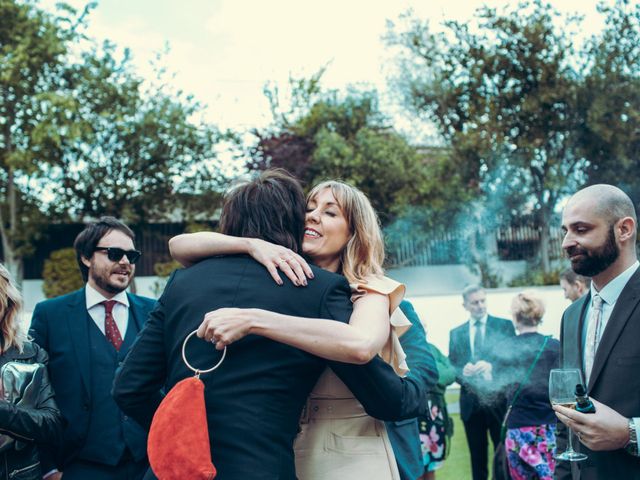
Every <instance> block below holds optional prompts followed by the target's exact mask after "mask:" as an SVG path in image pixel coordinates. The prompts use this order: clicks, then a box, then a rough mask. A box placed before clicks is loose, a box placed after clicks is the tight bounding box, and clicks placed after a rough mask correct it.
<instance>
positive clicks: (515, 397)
mask: <svg viewBox="0 0 640 480" xmlns="http://www.w3.org/2000/svg"><path fill="white" fill-rule="evenodd" d="M550 337H551V335H547V336H546V337H544V341H543V342H542V346H541V347H540V350H538V354H537V355H536V358H535V359H534V360H533V362H532V363H531V366H530V367H529V370H528V371H527V374H526V375H525V377H524V380H523V381H522V382H520V385H518V389H517V390H516V393H515V394H514V395H513V399H512V400H511V403H510V404H509V407H508V408H507V413H505V414H504V419H503V420H502V428H501V430H500V440H501V441H504V438H505V434H506V431H507V420H508V419H509V415H511V410H512V409H513V406H514V405H515V404H516V402H517V401H518V397H519V396H520V392H521V391H522V387H524V386H525V385H526V384H527V382H529V378H530V377H531V373H532V372H533V369H534V368H535V366H536V364H537V363H538V360H540V357H541V356H542V352H543V351H544V349H545V347H546V346H547V342H548V341H549V338H550Z"/></svg>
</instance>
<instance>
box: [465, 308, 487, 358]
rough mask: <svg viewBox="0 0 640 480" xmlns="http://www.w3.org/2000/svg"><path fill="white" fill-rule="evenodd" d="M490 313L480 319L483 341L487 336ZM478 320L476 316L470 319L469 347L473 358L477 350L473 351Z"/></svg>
mask: <svg viewBox="0 0 640 480" xmlns="http://www.w3.org/2000/svg"><path fill="white" fill-rule="evenodd" d="M488 317H489V315H485V316H484V317H482V318H481V319H480V327H479V328H480V329H481V330H482V341H483V342H484V341H485V340H486V338H487V318H488ZM476 321H477V319H475V318H470V319H469V347H470V348H471V358H473V356H474V354H475V352H474V351H473V340H474V339H475V338H476Z"/></svg>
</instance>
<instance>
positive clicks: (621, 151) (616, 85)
mask: <svg viewBox="0 0 640 480" xmlns="http://www.w3.org/2000/svg"><path fill="white" fill-rule="evenodd" d="M601 11H602V12H603V13H604V14H605V15H606V16H607V21H606V27H605V29H604V30H603V32H601V33H600V34H599V35H596V36H594V37H593V38H592V39H591V41H590V43H589V51H588V52H589V61H590V65H589V66H590V68H589V71H588V74H587V75H586V78H585V82H584V88H583V90H582V92H581V96H580V100H581V102H580V105H581V107H582V109H583V112H582V115H583V118H584V119H585V121H584V130H583V137H582V139H581V147H582V151H583V154H584V156H585V157H587V158H588V159H589V161H590V164H589V167H588V169H587V173H588V177H589V182H590V183H612V184H614V185H619V186H621V187H622V188H624V189H625V190H627V192H628V193H630V194H631V196H632V198H633V199H634V202H635V203H636V205H640V179H639V177H638V171H640V128H639V127H638V126H639V125H640V5H639V4H636V5H635V6H632V5H629V3H628V2H624V1H620V0H619V1H618V2H617V3H616V5H615V6H614V7H601Z"/></svg>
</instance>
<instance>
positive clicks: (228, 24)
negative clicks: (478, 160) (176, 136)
mask: <svg viewBox="0 0 640 480" xmlns="http://www.w3.org/2000/svg"><path fill="white" fill-rule="evenodd" d="M612 1H613V0H612ZM54 3H55V1H54V0H46V1H44V2H43V5H45V6H47V8H53V5H54ZM68 3H71V4H72V5H74V6H77V7H78V6H81V5H83V4H84V3H85V2H80V1H77V0H70V1H69V0H68ZM483 3H485V2H483V1H480V0H422V1H417V0H412V1H409V0H324V1H321V2H320V1H317V0H269V1H261V0H184V1H182V2H177V1H174V0H134V1H131V0H102V1H101V2H100V4H99V6H98V7H97V8H96V9H95V10H94V11H93V12H92V13H91V16H90V27H89V34H90V35H92V36H94V37H96V38H98V39H105V38H108V39H110V40H112V41H114V42H115V43H117V44H118V45H119V46H120V47H129V48H130V49H131V51H132V52H133V55H134V60H135V64H136V66H137V68H138V71H139V72H140V73H141V74H142V75H150V71H151V70H150V68H149V61H150V60H151V59H152V58H153V57H154V55H155V52H158V51H161V50H162V49H163V48H164V46H165V44H167V43H169V45H170V47H171V51H170V53H169V54H168V56H167V57H166V58H165V61H164V64H165V66H166V67H167V68H168V69H169V70H170V71H172V72H175V73H176V77H175V80H174V83H175V85H176V87H178V88H181V89H183V90H184V91H186V92H188V93H192V94H194V95H195V97H196V98H197V99H198V100H200V101H202V102H204V103H205V104H206V105H207V111H206V116H207V119H208V120H210V121H212V122H214V123H216V124H217V125H218V126H220V127H222V128H234V129H243V128H251V127H255V126H263V125H265V124H267V123H269V121H270V115H269V110H268V103H267V101H266V99H265V98H264V96H263V94H262V87H263V85H264V84H265V82H267V81H273V82H277V83H278V84H280V85H282V86H285V85H286V81H287V78H288V76H289V75H290V74H293V75H294V76H298V77H299V76H303V75H304V76H308V75H310V74H312V73H314V72H316V71H318V70H319V69H320V68H321V67H322V66H323V65H325V64H329V67H328V69H327V71H326V74H325V76H324V82H323V85H324V86H325V87H327V88H340V89H342V88H345V87H346V86H347V85H350V84H351V85H353V84H356V85H368V86H373V87H375V88H377V89H378V90H379V92H380V93H381V96H382V99H383V104H384V108H385V109H386V110H387V112H388V113H389V114H390V115H392V116H394V118H397V124H398V125H397V126H398V127H399V128H400V129H402V130H404V129H405V128H407V125H408V124H404V125H402V124H403V121H402V119H401V118H399V117H398V116H397V115H398V113H399V112H400V107H398V106H395V105H393V104H392V103H390V102H389V101H388V95H387V78H385V77H386V76H388V74H389V70H390V68H391V66H390V63H391V62H390V61H389V56H390V55H389V51H388V50H387V49H385V47H384V42H383V40H382V36H383V35H384V33H385V32H386V28H387V27H386V22H387V20H388V19H389V20H393V19H397V18H398V15H399V14H400V13H402V12H404V11H406V10H407V9H408V8H413V9H414V10H415V12H416V14H417V15H418V16H419V17H420V18H428V19H430V22H431V25H432V26H433V27H437V25H439V24H440V23H441V22H442V21H443V20H445V19H458V20H466V19H468V18H470V16H471V14H472V13H473V11H474V9H476V8H477V7H479V6H481V5H482V4H483ZM488 3H489V5H491V6H494V7H499V8H500V7H502V6H504V5H506V4H507V2H505V1H503V0H494V1H492V2H488ZM552 3H553V4H554V5H556V6H557V7H558V8H559V9H562V11H570V12H580V13H582V14H585V15H586V16H587V22H586V23H585V25H586V29H587V30H589V29H593V30H594V31H595V30H597V29H598V28H599V27H600V25H601V22H600V21H599V17H598V16H597V15H596V10H595V0H555V2H553V1H552Z"/></svg>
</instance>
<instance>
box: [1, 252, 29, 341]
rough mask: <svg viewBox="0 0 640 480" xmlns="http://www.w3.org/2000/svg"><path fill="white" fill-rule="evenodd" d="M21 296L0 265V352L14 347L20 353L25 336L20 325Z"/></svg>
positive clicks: (7, 273) (7, 272) (5, 270)
mask: <svg viewBox="0 0 640 480" xmlns="http://www.w3.org/2000/svg"><path fill="white" fill-rule="evenodd" d="M21 310H22V295H21V294H20V291H19V290H18V289H17V287H16V286H15V285H14V283H13V279H12V278H11V274H10V273H9V271H8V270H7V269H6V268H5V266H4V265H2V264H1V263H0V334H1V335H2V345H1V346H0V347H1V351H2V352H6V351H7V350H8V349H9V348H11V347H16V348H17V349H18V350H19V351H20V352H22V347H23V345H24V342H25V340H26V334H25V332H24V329H23V328H22V325H21V323H20V311H21Z"/></svg>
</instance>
